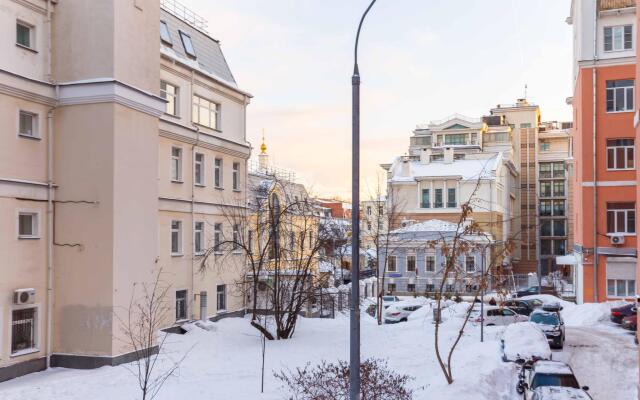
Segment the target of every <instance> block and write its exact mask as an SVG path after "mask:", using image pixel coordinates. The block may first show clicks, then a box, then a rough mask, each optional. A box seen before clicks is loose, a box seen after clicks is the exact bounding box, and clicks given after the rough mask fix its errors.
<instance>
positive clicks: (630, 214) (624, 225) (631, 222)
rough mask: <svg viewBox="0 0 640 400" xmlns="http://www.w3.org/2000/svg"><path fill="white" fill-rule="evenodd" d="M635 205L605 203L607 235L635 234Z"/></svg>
mask: <svg viewBox="0 0 640 400" xmlns="http://www.w3.org/2000/svg"><path fill="white" fill-rule="evenodd" d="M635 208H636V207H635V203H607V233H636V210H635Z"/></svg>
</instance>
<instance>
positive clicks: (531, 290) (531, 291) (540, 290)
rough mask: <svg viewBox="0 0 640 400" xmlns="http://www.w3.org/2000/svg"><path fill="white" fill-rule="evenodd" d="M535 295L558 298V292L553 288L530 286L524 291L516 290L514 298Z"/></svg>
mask: <svg viewBox="0 0 640 400" xmlns="http://www.w3.org/2000/svg"><path fill="white" fill-rule="evenodd" d="M536 294H550V295H552V296H556V297H557V296H558V292H556V289H555V288H554V287H553V286H531V287H528V288H526V289H524V290H518V291H517V292H516V297H524V296H533V295H536Z"/></svg>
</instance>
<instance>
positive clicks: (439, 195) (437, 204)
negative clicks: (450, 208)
mask: <svg viewBox="0 0 640 400" xmlns="http://www.w3.org/2000/svg"><path fill="white" fill-rule="evenodd" d="M435 192H436V201H435V204H434V205H433V207H434V208H442V207H443V206H444V203H443V200H442V189H436V190H435Z"/></svg>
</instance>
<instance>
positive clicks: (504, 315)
mask: <svg viewBox="0 0 640 400" xmlns="http://www.w3.org/2000/svg"><path fill="white" fill-rule="evenodd" d="M470 318H471V322H473V323H475V324H479V323H481V322H482V320H483V319H484V325H485V326H493V325H509V324H513V323H514V322H525V321H528V320H529V317H527V316H526V315H519V314H518V313H516V312H515V311H513V310H512V309H510V308H507V307H498V306H484V317H481V316H480V307H479V306H478V305H475V306H474V308H473V310H472V311H471V315H470Z"/></svg>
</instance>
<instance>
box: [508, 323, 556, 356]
mask: <svg viewBox="0 0 640 400" xmlns="http://www.w3.org/2000/svg"><path fill="white" fill-rule="evenodd" d="M502 340H503V343H504V357H505V358H506V359H507V360H509V361H516V360H517V359H523V360H531V359H533V358H534V357H537V358H541V359H544V360H548V359H550V358H551V349H550V348H549V342H548V341H547V338H546V336H545V335H544V333H542V331H541V330H540V329H539V328H538V327H537V326H536V325H535V324H532V323H531V322H516V323H514V324H510V325H508V326H507V328H506V329H505V330H504V334H503V336H502Z"/></svg>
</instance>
